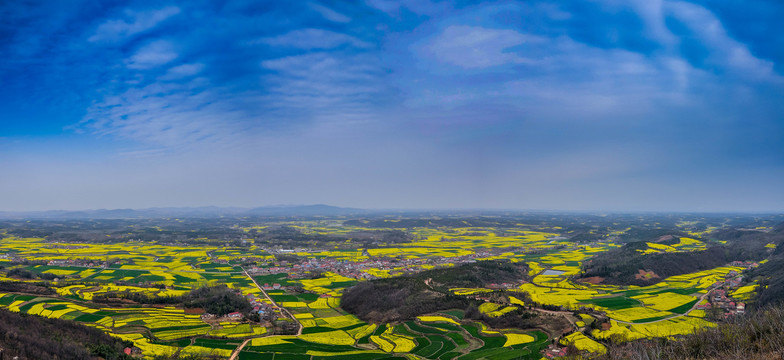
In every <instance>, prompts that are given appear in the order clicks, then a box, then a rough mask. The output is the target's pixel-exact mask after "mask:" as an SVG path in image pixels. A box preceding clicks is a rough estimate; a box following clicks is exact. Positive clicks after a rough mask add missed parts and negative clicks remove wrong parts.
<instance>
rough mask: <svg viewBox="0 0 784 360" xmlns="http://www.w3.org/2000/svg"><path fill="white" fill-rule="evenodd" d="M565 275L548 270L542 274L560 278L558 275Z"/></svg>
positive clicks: (561, 272)
mask: <svg viewBox="0 0 784 360" xmlns="http://www.w3.org/2000/svg"><path fill="white" fill-rule="evenodd" d="M563 273H564V271H560V270H550V269H547V270H545V271H544V272H543V273H542V275H555V276H558V275H563Z"/></svg>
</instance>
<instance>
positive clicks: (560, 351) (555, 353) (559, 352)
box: [544, 344, 569, 359]
mask: <svg viewBox="0 0 784 360" xmlns="http://www.w3.org/2000/svg"><path fill="white" fill-rule="evenodd" d="M568 351H569V348H568V347H565V346H559V345H557V344H552V345H550V346H549V347H547V349H546V350H544V357H546V358H548V359H554V358H558V357H564V356H566V355H567V353H568Z"/></svg>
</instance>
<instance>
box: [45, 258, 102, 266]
mask: <svg viewBox="0 0 784 360" xmlns="http://www.w3.org/2000/svg"><path fill="white" fill-rule="evenodd" d="M47 265H49V266H78V267H102V268H108V267H109V265H110V264H109V263H107V262H105V261H103V262H101V261H96V260H90V259H63V260H50V261H49V262H48V263H47Z"/></svg>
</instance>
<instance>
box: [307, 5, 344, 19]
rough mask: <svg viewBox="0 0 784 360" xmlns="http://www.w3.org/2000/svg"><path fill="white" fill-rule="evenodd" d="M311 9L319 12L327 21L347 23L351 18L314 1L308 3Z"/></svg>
mask: <svg viewBox="0 0 784 360" xmlns="http://www.w3.org/2000/svg"><path fill="white" fill-rule="evenodd" d="M308 5H309V6H310V8H311V9H313V10H314V11H316V12H317V13H319V14H321V16H323V17H324V18H325V19H327V20H329V21H334V22H339V23H347V22H350V21H351V18H350V17H348V16H346V15H343V14H341V13H339V12H337V11H335V10H332V9H330V8H328V7H326V6H323V5H319V4H316V3H310V4H308Z"/></svg>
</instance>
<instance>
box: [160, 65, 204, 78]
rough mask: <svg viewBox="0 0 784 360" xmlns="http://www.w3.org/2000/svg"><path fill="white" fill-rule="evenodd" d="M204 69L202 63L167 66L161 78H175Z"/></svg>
mask: <svg viewBox="0 0 784 360" xmlns="http://www.w3.org/2000/svg"><path fill="white" fill-rule="evenodd" d="M202 70H204V64H201V63H196V64H182V65H178V66H174V67H171V68H169V70H167V71H166V75H164V76H163V77H162V80H175V79H181V78H185V77H188V76H193V75H196V74H198V73H200V72H202Z"/></svg>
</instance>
